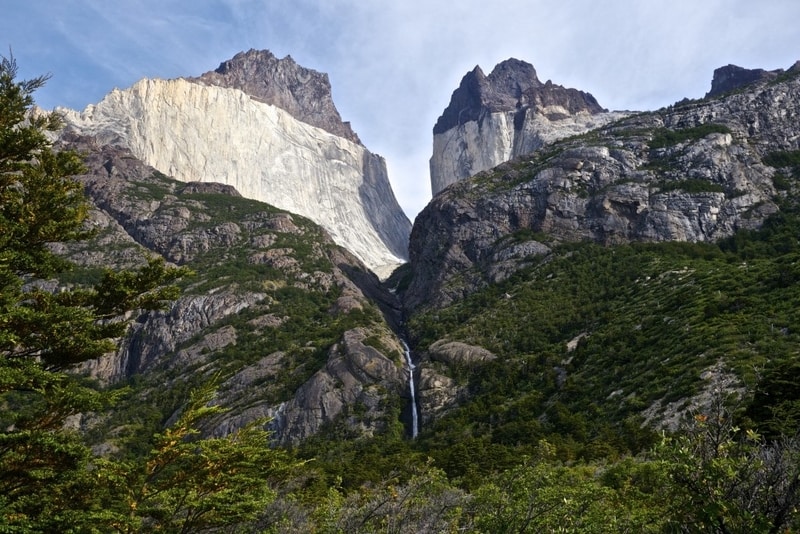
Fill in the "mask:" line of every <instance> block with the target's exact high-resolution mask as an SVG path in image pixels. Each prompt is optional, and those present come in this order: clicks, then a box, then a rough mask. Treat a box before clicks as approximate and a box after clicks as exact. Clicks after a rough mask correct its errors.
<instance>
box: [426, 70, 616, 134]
mask: <svg viewBox="0 0 800 534" xmlns="http://www.w3.org/2000/svg"><path fill="white" fill-rule="evenodd" d="M554 104H558V105H561V106H562V107H564V108H565V109H567V110H569V111H570V113H577V112H579V111H589V112H590V113H599V112H602V111H604V110H603V108H602V107H601V106H600V104H598V103H597V100H595V98H594V97H593V96H592V95H590V94H589V93H585V92H583V91H578V90H577V89H567V88H565V87H563V86H561V85H556V84H553V83H551V82H548V83H544V84H543V83H542V82H541V81H540V80H539V78H538V76H537V75H536V69H535V68H534V66H533V65H531V64H530V63H527V62H525V61H522V60H519V59H516V58H509V59H506V60H505V61H501V62H500V63H498V64H497V65H496V66H495V67H494V69H492V72H491V73H489V75H488V76H486V75H485V74H484V72H483V70H482V69H481V68H480V66H476V67H475V68H474V69H472V70H471V71H470V72H468V73H467V74H466V75H465V76H464V77H463V78H462V79H461V84H460V85H459V87H458V89H456V90H455V91H454V92H453V95H452V97H451V98H450V104H449V105H448V106H447V108H446V109H445V110H444V112H443V113H442V116H441V117H439V120H438V121H437V122H436V125H435V126H434V128H433V133H434V135H435V134H438V133H443V132H446V131H447V130H450V129H451V128H453V127H455V126H458V125H459V124H464V123H465V122H469V121H475V120H479V118H480V117H481V116H483V115H484V114H486V113H495V112H498V111H515V110H518V109H522V108H527V107H542V106H549V105H554Z"/></svg>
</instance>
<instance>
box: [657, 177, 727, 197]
mask: <svg viewBox="0 0 800 534" xmlns="http://www.w3.org/2000/svg"><path fill="white" fill-rule="evenodd" d="M657 187H658V189H659V190H660V191H661V192H662V193H666V192H668V191H684V192H686V193H690V194H696V193H724V192H725V188H724V187H722V186H721V185H720V184H715V183H714V182H709V181H708V180H699V179H697V178H688V179H686V180H672V181H663V182H659V183H658V185H657Z"/></svg>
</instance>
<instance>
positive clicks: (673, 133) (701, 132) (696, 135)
mask: <svg viewBox="0 0 800 534" xmlns="http://www.w3.org/2000/svg"><path fill="white" fill-rule="evenodd" d="M712 133H731V130H730V128H728V127H727V126H725V125H723V124H714V123H705V124H701V125H699V126H693V127H690V128H680V129H672V128H660V129H658V130H655V131H654V132H653V138H652V139H651V140H650V143H649V145H650V148H654V149H655V148H667V147H670V146H674V145H677V144H679V143H683V142H685V141H694V140H697V139H702V138H703V137H706V136H707V135H710V134H712Z"/></svg>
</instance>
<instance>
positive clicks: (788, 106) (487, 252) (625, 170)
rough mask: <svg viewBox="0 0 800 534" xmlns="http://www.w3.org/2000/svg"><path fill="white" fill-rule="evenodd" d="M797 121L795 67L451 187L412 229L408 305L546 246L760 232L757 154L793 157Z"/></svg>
mask: <svg viewBox="0 0 800 534" xmlns="http://www.w3.org/2000/svg"><path fill="white" fill-rule="evenodd" d="M798 117H800V69H792V70H791V71H790V72H787V75H786V76H785V77H783V78H782V79H772V80H764V81H760V82H757V83H754V84H752V85H750V86H748V87H747V88H746V90H742V91H739V92H735V93H732V94H727V96H723V97H720V98H716V99H707V100H703V101H689V102H682V103H679V104H678V105H676V106H670V107H669V108H666V109H662V110H660V111H657V112H652V113H643V114H639V115H634V116H631V117H628V118H626V119H624V120H621V121H618V122H616V123H614V124H612V125H608V126H606V127H603V128H600V129H597V130H594V131H593V132H592V133H591V134H590V135H586V136H581V137H580V138H572V139H567V140H563V141H560V142H556V143H554V144H552V145H549V146H547V147H545V148H543V149H541V150H540V151H538V152H536V153H534V154H532V155H530V156H528V157H523V158H520V159H518V160H515V161H511V162H508V163H504V164H502V165H500V166H498V167H497V168H495V169H494V170H492V171H485V172H483V173H480V174H478V175H477V176H475V177H473V178H472V179H469V180H464V181H461V182H459V183H457V184H455V185H452V186H450V187H449V188H448V189H447V190H446V191H445V192H443V193H441V194H440V195H439V196H437V197H435V198H434V199H433V201H432V202H431V203H430V204H429V205H428V206H427V207H426V208H425V209H424V210H423V211H422V212H421V213H420V215H419V216H418V217H417V219H416V221H415V224H414V228H413V230H412V234H411V243H410V257H411V266H412V273H413V276H412V277H411V280H412V281H411V285H410V286H409V289H408V291H407V293H406V300H405V302H406V305H407V306H408V307H409V308H411V309H414V308H416V307H418V306H421V305H433V306H438V305H444V304H447V303H449V302H452V301H454V300H457V299H459V298H461V297H463V296H464V295H466V294H468V293H470V292H471V291H473V290H474V289H475V288H477V287H481V286H482V285H484V284H486V283H489V282H491V281H497V280H499V279H502V278H504V277H506V276H508V274H509V273H511V272H513V271H514V270H515V269H517V268H519V267H520V266H522V265H525V264H526V262H528V261H530V259H531V258H533V257H535V256H536V255H538V256H541V255H542V254H546V253H547V251H548V246H547V244H548V243H549V242H556V243H557V242H563V241H583V240H591V241H595V242H599V243H605V244H619V243H628V242H632V241H670V240H678V241H712V240H717V239H720V238H724V237H727V236H730V235H732V234H733V233H734V232H735V231H736V230H738V229H740V228H755V227H758V226H759V225H760V224H761V223H762V222H763V220H764V219H765V218H766V217H767V216H768V215H769V214H772V213H774V212H775V211H777V210H778V207H777V205H776V202H775V196H776V193H777V191H776V188H775V185H774V183H773V178H774V177H775V175H776V172H777V171H776V169H775V168H773V167H771V166H770V165H768V164H767V163H766V162H765V156H767V155H768V154H770V153H774V152H782V151H796V150H798V149H799V148H800V131H799V130H798ZM767 161H769V159H767ZM540 236H544V237H540ZM543 240H544V242H543ZM499 265H503V267H502V268H500V269H498V268H497V267H498V266H499Z"/></svg>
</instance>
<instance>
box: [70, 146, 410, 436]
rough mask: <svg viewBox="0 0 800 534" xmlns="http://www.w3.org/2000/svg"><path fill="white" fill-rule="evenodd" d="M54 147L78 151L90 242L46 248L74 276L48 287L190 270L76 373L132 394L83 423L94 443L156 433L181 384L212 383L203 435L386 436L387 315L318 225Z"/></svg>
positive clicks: (120, 156)
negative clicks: (136, 270) (213, 413)
mask: <svg viewBox="0 0 800 534" xmlns="http://www.w3.org/2000/svg"><path fill="white" fill-rule="evenodd" d="M63 141H64V142H65V143H66V146H68V147H69V148H72V149H76V150H80V151H81V152H83V153H84V154H86V155H87V163H88V166H89V172H88V173H87V174H86V175H83V176H80V177H79V179H80V180H81V181H82V182H83V183H84V186H85V189H86V192H87V194H88V196H89V199H90V201H91V203H92V205H93V210H92V214H91V216H90V219H89V221H90V225H91V226H92V227H94V228H95V229H96V230H97V235H96V237H95V238H94V239H92V240H90V241H88V242H81V243H76V244H70V245H69V246H66V245H60V246H58V247H57V250H59V252H60V253H62V254H63V255H65V256H66V257H68V258H69V259H71V260H73V261H75V262H76V263H78V264H79V266H80V267H79V268H78V269H77V270H76V271H75V272H72V273H69V274H68V275H67V277H66V278H64V279H62V283H86V282H91V281H92V280H94V279H96V278H97V277H98V276H99V275H100V274H101V273H102V268H104V267H109V266H112V267H119V266H125V265H128V266H129V265H137V264H139V263H141V262H143V261H144V258H145V257H147V256H148V255H151V254H158V255H160V256H163V257H164V258H165V259H167V260H168V261H170V262H174V263H177V264H181V265H184V266H188V267H190V268H191V269H192V270H194V271H195V273H196V274H195V275H194V276H192V277H190V278H189V279H187V280H186V282H185V285H184V286H185V287H184V288H183V289H184V292H183V294H182V296H181V297H180V298H179V299H178V300H177V301H176V302H175V303H174V304H173V305H172V306H171V307H170V308H169V309H167V310H164V311H157V312H149V313H146V314H143V315H141V316H139V317H138V318H135V319H136V320H135V321H134V323H133V326H132V329H131V331H130V332H129V334H128V335H127V336H126V338H125V339H124V340H123V342H122V345H121V348H120V350H119V351H117V352H116V353H114V354H109V355H107V356H106V357H104V358H102V359H100V360H98V361H95V362H92V363H90V364H89V365H86V366H84V368H83V372H85V373H88V374H89V375H90V376H92V377H94V378H96V379H99V380H101V381H102V382H104V383H106V384H111V385H120V384H125V383H130V382H131V381H132V382H133V383H135V384H136V387H134V388H133V390H132V392H131V394H130V395H129V396H128V397H126V400H124V401H123V402H122V403H121V404H120V405H119V406H118V407H117V410H116V411H115V412H114V413H113V414H111V415H110V417H109V418H106V419H102V420H99V421H97V420H89V421H87V423H86V427H87V428H88V429H91V431H92V432H93V433H95V434H96V435H97V436H98V438H97V439H102V440H103V441H104V443H105V445H104V447H111V448H112V449H113V448H114V447H117V446H121V443H122V441H124V440H125V439H139V438H135V435H136V432H140V431H141V427H142V425H144V428H145V429H149V430H151V431H155V430H156V429H158V428H160V425H161V424H163V421H165V420H167V419H168V418H169V416H170V415H171V414H172V411H174V410H176V409H178V408H179V407H180V406H181V405H182V403H183V402H185V400H186V398H185V395H186V394H187V391H188V389H190V388H192V387H193V386H197V385H198V384H201V383H204V382H206V381H213V380H215V381H216V382H217V383H218V386H219V394H218V398H217V402H218V403H219V404H221V405H222V406H224V407H225V408H227V409H228V411H227V412H226V413H224V414H222V415H221V416H219V417H217V418H216V419H215V420H213V421H211V422H209V423H208V424H207V427H206V430H205V431H206V432H207V434H228V433H230V432H232V431H234V430H235V429H237V428H241V427H243V426H245V425H246V424H248V423H250V422H252V421H254V420H257V419H260V418H264V417H268V418H271V419H272V423H271V428H272V429H273V431H274V439H275V440H276V441H277V442H281V443H296V442H298V441H300V440H303V439H306V438H308V437H309V436H312V435H314V434H316V433H318V432H320V431H321V429H323V427H324V426H325V425H330V424H334V423H336V424H343V425H344V426H345V427H346V428H348V429H350V432H352V433H354V434H355V435H371V434H373V433H375V432H387V431H388V430H389V429H391V428H394V427H397V426H400V427H402V423H401V420H400V412H401V410H402V407H403V405H404V402H403V401H402V399H403V398H404V397H407V391H408V386H407V378H406V375H405V373H404V372H403V365H404V361H403V357H402V354H403V352H402V351H403V348H402V346H401V344H400V341H399V340H398V339H397V338H396V336H395V335H394V334H393V332H392V329H391V327H390V325H391V324H393V323H395V322H396V318H395V316H396V314H397V311H396V310H394V309H392V306H393V305H396V304H394V303H393V297H392V296H391V295H389V294H388V292H385V291H383V290H382V289H381V288H380V285H379V280H378V279H377V277H375V275H373V274H372V273H370V272H369V271H368V270H367V268H366V267H365V266H364V265H363V264H362V263H361V262H360V261H358V259H356V258H355V257H354V256H353V255H351V254H350V253H348V252H347V251H346V250H344V249H342V248H341V247H339V246H337V245H335V244H334V243H333V242H332V241H331V239H330V237H329V236H328V235H327V233H326V232H325V231H324V230H322V229H321V228H320V227H318V226H317V225H315V224H313V223H312V222H311V221H309V220H307V219H305V218H303V217H300V216H298V215H295V214H290V213H288V212H286V211H284V210H278V209H276V208H274V207H272V206H268V205H266V204H263V203H260V202H257V201H254V200H249V199H246V198H243V197H241V196H240V195H239V194H238V192H236V191H235V190H234V189H233V188H232V187H230V186H227V185H223V184H215V183H204V182H190V183H183V182H179V181H176V180H173V179H170V178H168V177H166V176H164V175H163V174H161V173H159V172H158V171H156V170H155V169H153V168H152V167H149V166H147V165H144V164H143V163H141V162H139V161H138V160H137V159H136V158H135V157H133V156H132V154H131V153H130V152H128V151H127V150H125V149H120V148H118V147H113V146H109V145H98V144H97V143H96V140H94V139H91V138H79V137H68V138H63ZM367 295H370V296H369V297H368V296H367ZM110 428H115V430H114V432H112V433H111V434H110V435H109V436H106V435H105V431H109V429H110ZM103 429H104V430H103ZM137 429H139V430H137ZM401 431H402V430H401ZM131 432H132V433H134V436H133V437H131V436H130V435H129V433H131ZM149 435H150V433H148V432H145V433H144V434H141V436H145V437H146V436H149ZM125 436H127V437H125Z"/></svg>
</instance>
